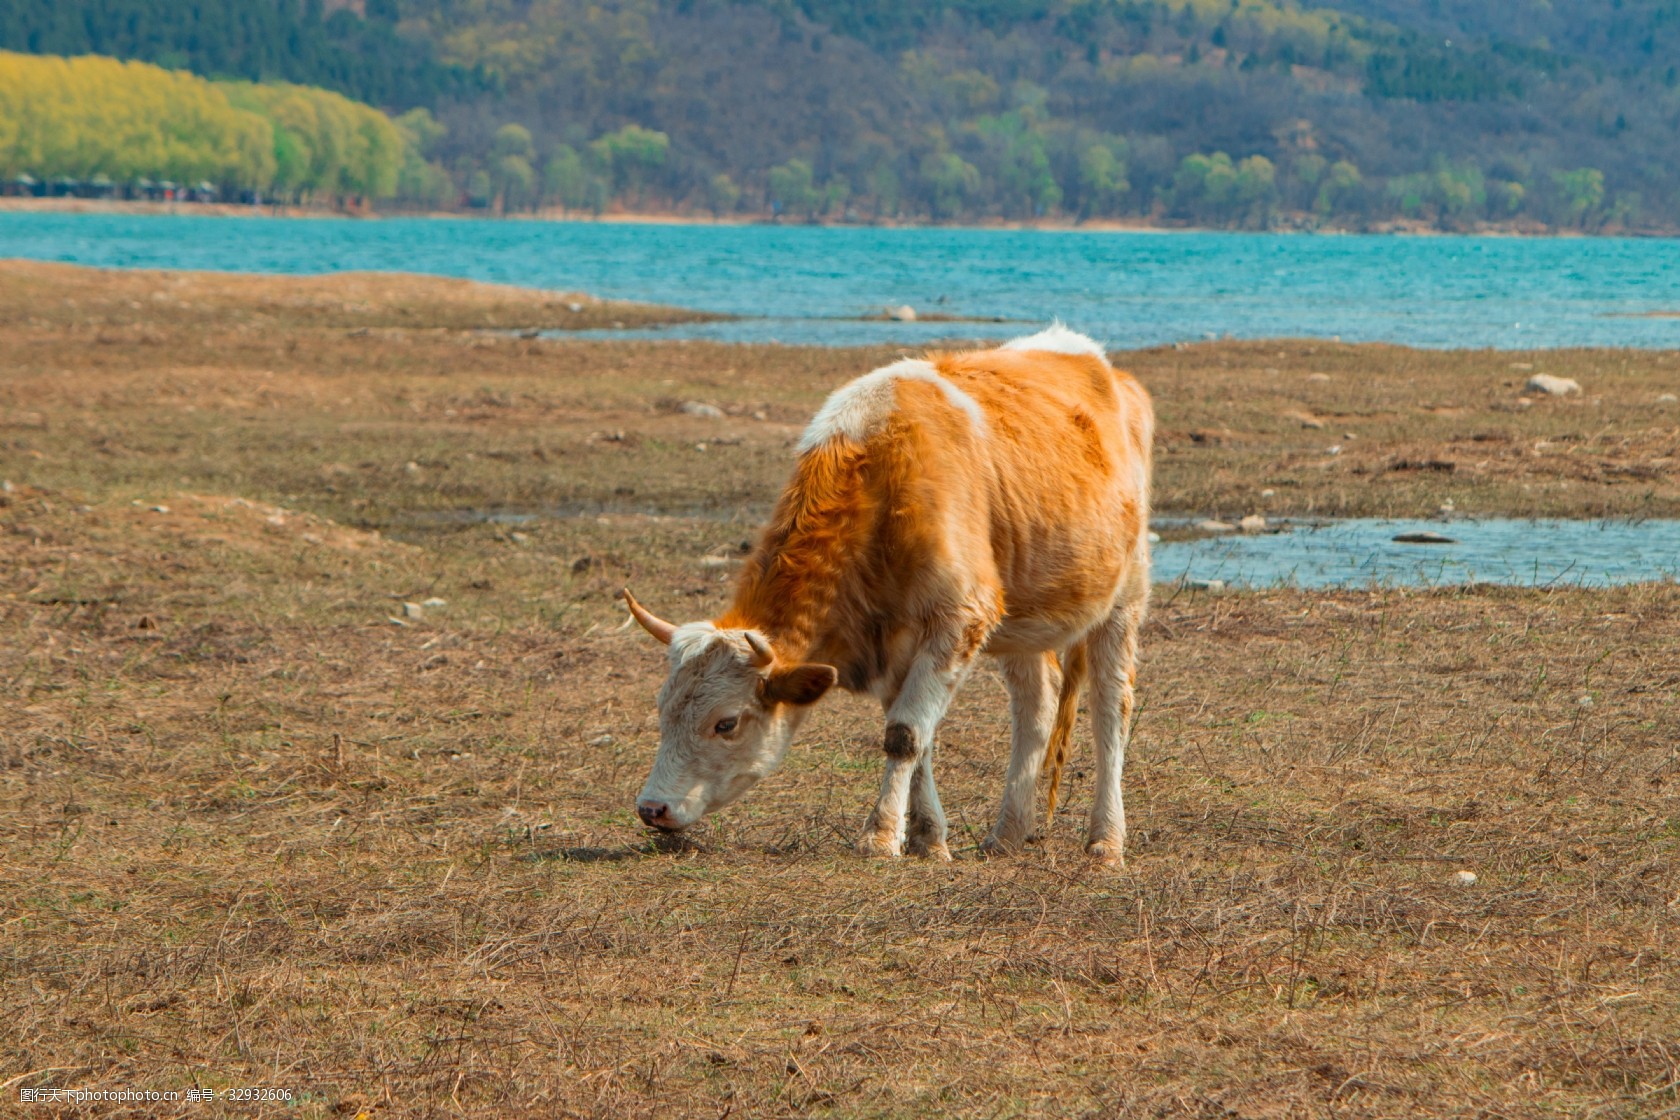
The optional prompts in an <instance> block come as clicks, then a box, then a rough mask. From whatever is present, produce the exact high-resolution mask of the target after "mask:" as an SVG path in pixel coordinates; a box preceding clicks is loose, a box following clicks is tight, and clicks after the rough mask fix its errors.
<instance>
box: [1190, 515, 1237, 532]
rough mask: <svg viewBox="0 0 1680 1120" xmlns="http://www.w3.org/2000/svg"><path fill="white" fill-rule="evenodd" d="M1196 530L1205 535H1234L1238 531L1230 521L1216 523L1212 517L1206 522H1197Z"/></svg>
mask: <svg viewBox="0 0 1680 1120" xmlns="http://www.w3.org/2000/svg"><path fill="white" fill-rule="evenodd" d="M1196 528H1198V529H1200V530H1201V531H1202V532H1204V533H1234V532H1236V529H1237V527H1236V526H1235V525H1233V524H1231V523H1230V522H1229V521H1215V520H1213V519H1212V518H1211V517H1210V518H1208V519H1207V520H1205V521H1198V522H1196Z"/></svg>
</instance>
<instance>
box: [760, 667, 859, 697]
mask: <svg viewBox="0 0 1680 1120" xmlns="http://www.w3.org/2000/svg"><path fill="white" fill-rule="evenodd" d="M839 679H840V671H839V670H838V669H836V668H835V667H834V666H832V665H817V664H815V663H810V662H808V663H806V664H804V665H795V666H793V667H792V668H789V669H774V670H772V671H771V672H770V673H769V675H768V676H766V677H765V678H764V683H762V684H761V685H759V695H760V696H762V697H764V699H765V701H766V702H767V703H771V704H815V703H816V702H817V701H818V700H821V699H822V695H823V693H825V692H827V691H828V690H829V689H831V688H833V687H834V682H835V681H838V680H839Z"/></svg>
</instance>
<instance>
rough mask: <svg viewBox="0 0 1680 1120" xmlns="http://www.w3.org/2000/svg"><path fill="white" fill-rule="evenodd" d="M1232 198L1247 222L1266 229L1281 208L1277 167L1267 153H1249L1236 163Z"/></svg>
mask: <svg viewBox="0 0 1680 1120" xmlns="http://www.w3.org/2000/svg"><path fill="white" fill-rule="evenodd" d="M1231 201H1232V203H1233V205H1234V207H1235V209H1236V213H1237V216H1238V219H1239V220H1240V221H1241V222H1242V223H1243V224H1244V225H1246V226H1249V227H1252V228H1255V229H1265V228H1266V227H1267V226H1269V225H1271V221H1272V214H1273V212H1274V211H1275V210H1276V208H1277V168H1275V167H1274V166H1273V165H1272V161H1271V160H1269V159H1267V158H1266V157H1265V156H1259V155H1256V156H1249V157H1248V158H1247V159H1245V160H1243V161H1242V162H1241V163H1239V164H1237V167H1236V179H1235V181H1234V182H1233V183H1232V186H1231Z"/></svg>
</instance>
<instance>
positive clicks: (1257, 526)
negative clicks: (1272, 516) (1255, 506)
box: [1237, 513, 1266, 533]
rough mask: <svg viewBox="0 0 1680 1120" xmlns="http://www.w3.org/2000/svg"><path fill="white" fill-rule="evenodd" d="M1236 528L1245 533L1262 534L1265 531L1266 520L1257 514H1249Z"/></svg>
mask: <svg viewBox="0 0 1680 1120" xmlns="http://www.w3.org/2000/svg"><path fill="white" fill-rule="evenodd" d="M1237 528H1239V529H1241V530H1242V531H1243V532H1245V533H1263V532H1265V531H1266V519H1265V518H1264V517H1261V516H1260V515H1259V514H1258V513H1251V514H1249V515H1248V516H1247V517H1245V518H1243V519H1242V520H1241V521H1239V522H1237Z"/></svg>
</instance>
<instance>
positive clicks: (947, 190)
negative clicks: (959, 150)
mask: <svg viewBox="0 0 1680 1120" xmlns="http://www.w3.org/2000/svg"><path fill="white" fill-rule="evenodd" d="M921 172H922V181H923V182H924V183H926V184H927V188H928V193H929V196H930V200H931V206H930V209H931V210H932V212H933V216H934V218H935V219H938V220H944V219H949V218H955V217H957V216H958V215H960V214H961V213H963V211H964V210H966V209H967V208H968V206H969V203H970V202H971V200H972V199H973V198H974V196H975V195H976V194H977V193H979V190H980V172H979V171H978V170H976V169H975V167H974V165H973V164H971V163H969V162H968V161H967V160H965V159H963V158H962V157H961V156H959V155H957V154H956V153H955V152H935V153H933V154H930V155H929V156H928V157H927V158H925V159H924V160H922V167H921Z"/></svg>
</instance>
